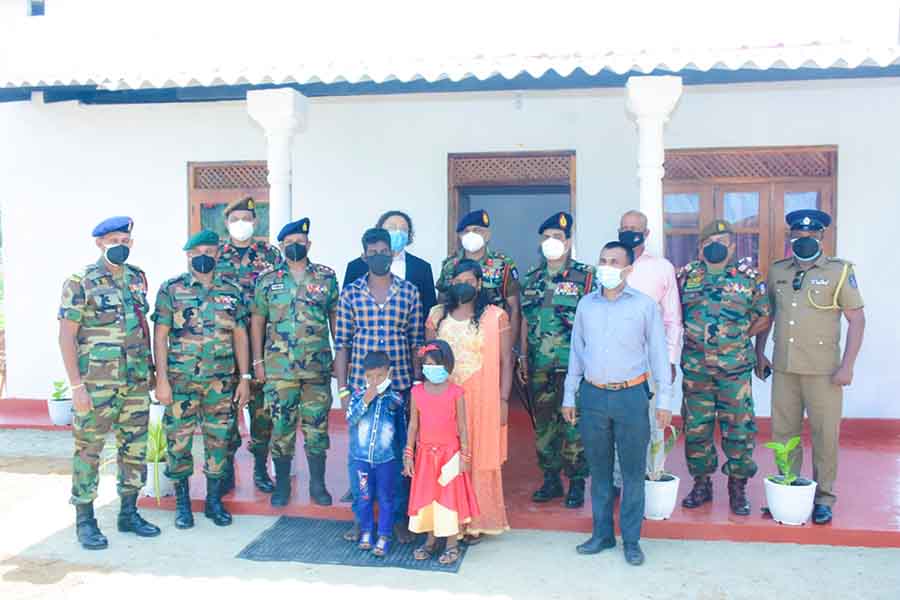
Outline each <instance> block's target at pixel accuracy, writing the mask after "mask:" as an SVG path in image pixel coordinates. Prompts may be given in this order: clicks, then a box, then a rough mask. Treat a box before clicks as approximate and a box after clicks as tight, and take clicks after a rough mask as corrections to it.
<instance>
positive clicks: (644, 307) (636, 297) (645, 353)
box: [562, 242, 675, 566]
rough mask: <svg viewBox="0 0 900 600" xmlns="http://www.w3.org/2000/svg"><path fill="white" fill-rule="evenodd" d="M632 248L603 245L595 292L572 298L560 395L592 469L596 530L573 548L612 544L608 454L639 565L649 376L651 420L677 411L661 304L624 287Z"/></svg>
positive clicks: (629, 556) (627, 539) (662, 420)
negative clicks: (653, 395) (617, 470)
mask: <svg viewBox="0 0 900 600" xmlns="http://www.w3.org/2000/svg"><path fill="white" fill-rule="evenodd" d="M633 262H634V251H633V250H632V249H631V248H629V247H627V246H625V245H624V244H622V243H620V242H609V243H608V244H606V245H605V246H604V247H603V251H602V252H601V253H600V261H599V263H598V264H599V266H598V269H597V273H598V276H599V281H600V284H601V286H602V287H601V289H600V290H598V291H596V292H593V293H591V294H589V295H587V296H585V297H584V298H582V299H581V301H580V302H579V303H578V309H577V311H576V313H575V325H574V327H573V328H572V349H571V354H570V356H569V371H568V374H567V375H566V383H565V393H564V396H563V409H562V411H563V417H564V418H565V419H566V420H568V421H570V422H572V423H576V409H575V394H576V392H578V393H579V403H578V417H577V425H578V430H579V433H580V434H581V439H582V441H583V443H584V450H585V455H586V456H587V460H588V464H589V466H590V470H591V503H592V505H593V513H594V515H593V516H594V529H593V535H592V536H591V539H589V540H588V541H587V542H585V543H584V544H581V545H580V546H578V548H577V550H578V553H579V554H596V553H598V552H601V551H602V550H606V549H608V548H614V547H615V545H616V538H615V533H614V530H613V514H612V511H613V502H614V500H615V496H614V494H613V459H614V456H615V447H618V451H619V461H620V463H621V465H622V479H623V491H622V505H621V508H620V515H619V516H620V519H619V521H620V524H621V528H622V542H623V546H624V550H625V560H627V561H628V563H629V564H631V565H635V566H637V565H640V564H643V562H644V553H643V552H642V551H641V547H640V544H639V543H638V542H639V540H640V537H641V522H642V520H643V518H644V475H645V473H646V468H647V444H648V443H649V441H650V420H649V417H648V409H649V402H650V390H649V385H648V381H649V378H650V374H651V373H652V376H653V380H654V383H655V385H656V392H657V404H656V405H657V410H656V422H657V425H658V426H659V427H660V428H665V427H666V426H668V424H669V423H670V422H671V420H672V410H673V408H675V407H674V406H673V405H672V404H673V402H674V400H673V395H672V381H671V373H670V366H669V356H668V349H667V346H666V333H665V329H664V328H663V321H662V315H661V314H660V309H659V305H658V304H657V303H656V302H655V301H653V300H652V299H651V298H650V297H649V296H645V295H644V294H642V293H640V292H638V291H637V290H634V289H632V288H630V287H628V286H627V285H626V284H625V279H626V278H627V277H628V274H629V273H630V272H631V268H632V263H633Z"/></svg>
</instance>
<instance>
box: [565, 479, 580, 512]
mask: <svg viewBox="0 0 900 600" xmlns="http://www.w3.org/2000/svg"><path fill="white" fill-rule="evenodd" d="M582 506H584V479H570V480H569V493H568V495H566V508H581V507H582Z"/></svg>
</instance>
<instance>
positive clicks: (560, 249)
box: [541, 238, 566, 260]
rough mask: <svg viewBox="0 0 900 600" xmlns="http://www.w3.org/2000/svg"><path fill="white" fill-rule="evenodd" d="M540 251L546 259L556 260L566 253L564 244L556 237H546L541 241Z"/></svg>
mask: <svg viewBox="0 0 900 600" xmlns="http://www.w3.org/2000/svg"><path fill="white" fill-rule="evenodd" d="M541 252H543V253H544V258H546V259H547V260H557V259H559V258H562V255H563V254H565V253H566V245H565V244H564V243H562V242H561V241H559V240H558V239H556V238H547V239H546V240H544V241H543V242H541Z"/></svg>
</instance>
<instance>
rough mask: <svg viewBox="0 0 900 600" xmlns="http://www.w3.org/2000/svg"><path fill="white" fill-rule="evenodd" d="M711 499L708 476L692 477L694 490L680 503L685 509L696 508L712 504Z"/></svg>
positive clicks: (710, 484)
mask: <svg viewBox="0 0 900 600" xmlns="http://www.w3.org/2000/svg"><path fill="white" fill-rule="evenodd" d="M712 498H713V494H712V479H710V478H709V476H708V475H703V476H701V477H694V488H693V489H692V490H691V493H690V494H688V495H687V496H686V497H685V499H684V500H682V501H681V505H682V506H683V507H685V508H697V507H698V506H702V505H704V504H706V503H707V502H712Z"/></svg>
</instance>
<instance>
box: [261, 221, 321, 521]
mask: <svg viewBox="0 0 900 600" xmlns="http://www.w3.org/2000/svg"><path fill="white" fill-rule="evenodd" d="M308 234H309V219H301V220H300V221H295V222H293V223H288V224H287V225H285V226H284V228H283V229H282V230H281V232H280V233H279V234H278V241H279V242H281V248H282V251H283V252H284V256H285V259H286V262H285V263H283V264H282V265H281V266H279V267H276V268H275V269H273V270H271V271H268V272H266V273H263V274H262V275H260V277H259V281H258V282H257V284H256V293H255V297H254V302H253V305H252V306H251V313H252V317H251V332H250V334H251V341H252V348H253V357H254V359H255V360H254V361H253V364H254V368H255V371H256V378H257V379H258V380H259V381H264V382H265V386H264V389H263V392H264V394H265V400H266V404H267V405H268V406H269V407H270V409H271V411H272V421H273V427H272V459H273V462H274V463H275V491H274V492H273V494H272V506H285V505H287V503H288V500H289V499H290V495H291V480H290V476H291V463H292V461H293V458H294V447H295V445H296V442H297V420H298V418H299V420H300V421H301V426H302V428H303V437H304V438H305V450H306V458H307V461H308V463H309V496H310V498H311V499H312V500H313V502H315V503H316V504H319V505H321V506H328V505H330V504H331V495H330V494H329V493H328V490H327V489H326V488H325V451H326V450H328V447H329V440H328V411H329V410H330V409H331V374H332V365H333V357H332V354H331V345H330V343H329V327H330V330H331V333H332V335H333V333H334V326H335V322H334V319H335V311H336V310H337V301H338V285H337V278H336V277H335V274H334V271H333V270H331V269H330V268H329V267H326V266H324V265H318V264H314V263H312V262H310V261H309V258H308V257H307V253H308V251H309V248H310V241H309V236H308ZM264 340H265V343H264Z"/></svg>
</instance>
